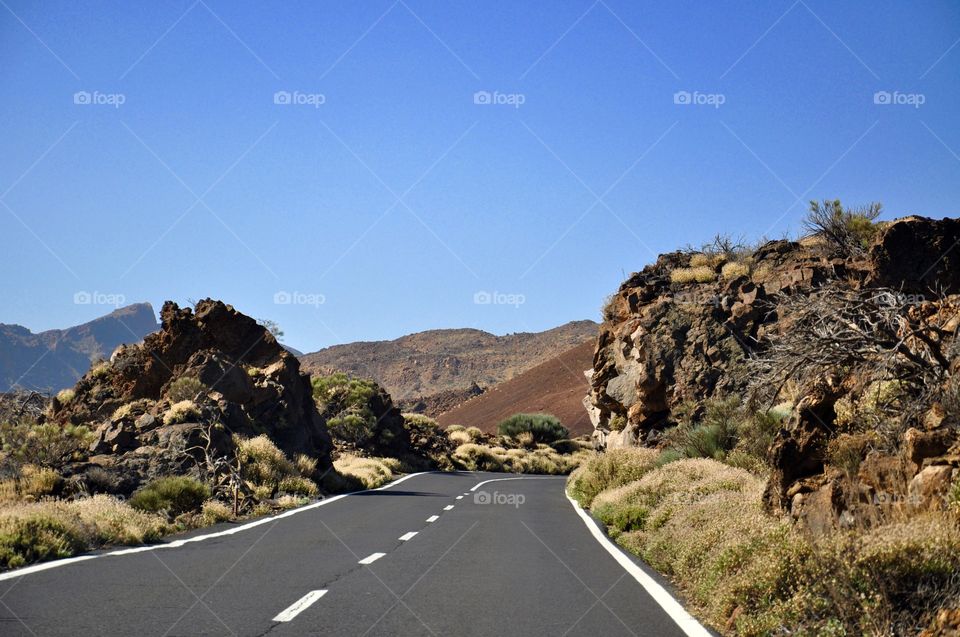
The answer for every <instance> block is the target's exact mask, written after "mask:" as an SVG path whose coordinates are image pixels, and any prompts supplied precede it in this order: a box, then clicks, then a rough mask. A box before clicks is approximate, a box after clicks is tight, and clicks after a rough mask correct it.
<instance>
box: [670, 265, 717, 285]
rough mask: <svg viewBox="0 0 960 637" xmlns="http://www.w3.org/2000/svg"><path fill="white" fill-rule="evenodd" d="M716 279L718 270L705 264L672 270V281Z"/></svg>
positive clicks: (698, 281)
mask: <svg viewBox="0 0 960 637" xmlns="http://www.w3.org/2000/svg"><path fill="white" fill-rule="evenodd" d="M716 280H717V273H716V271H715V270H714V269H713V268H712V267H710V266H705V265H703V266H699V267H695V268H676V269H674V270H673V271H672V272H670V281H671V282H673V283H681V284H682V283H710V282H711V281H716Z"/></svg>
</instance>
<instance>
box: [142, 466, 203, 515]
mask: <svg viewBox="0 0 960 637" xmlns="http://www.w3.org/2000/svg"><path fill="white" fill-rule="evenodd" d="M209 497H210V488H209V487H207V485H205V484H203V483H201V482H200V481H199V480H196V479H194V478H189V477H187V476H167V477H165V478H157V479H156V480H153V481H151V482H150V483H148V484H147V485H146V486H144V487H141V488H140V489H139V490H138V491H137V492H136V493H134V494H133V496H131V497H130V506H132V507H133V508H135V509H138V510H140V511H150V512H153V513H158V512H161V511H164V512H166V513H167V515H169V516H170V517H171V518H172V517H176V516H178V515H180V514H181V513H187V512H189V511H197V510H199V509H200V508H201V507H202V506H203V501H204V500H206V499H207V498H209Z"/></svg>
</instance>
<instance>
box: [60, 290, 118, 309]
mask: <svg viewBox="0 0 960 637" xmlns="http://www.w3.org/2000/svg"><path fill="white" fill-rule="evenodd" d="M73 303H74V305H109V306H112V307H114V308H118V307H121V306H123V305H126V303H127V297H126V296H124V295H123V294H115V293H114V294H110V293H107V292H97V291H93V292H87V291H86V290H80V291H78V292H74V293H73Z"/></svg>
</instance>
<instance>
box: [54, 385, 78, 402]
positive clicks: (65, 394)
mask: <svg viewBox="0 0 960 637" xmlns="http://www.w3.org/2000/svg"><path fill="white" fill-rule="evenodd" d="M76 395H77V393H76V392H75V391H73V390H72V389H61V390H60V391H58V392H57V400H58V401H59V402H60V404H61V405H66V404H68V403H69V402H70V401H71V400H73V399H74V397H75V396H76Z"/></svg>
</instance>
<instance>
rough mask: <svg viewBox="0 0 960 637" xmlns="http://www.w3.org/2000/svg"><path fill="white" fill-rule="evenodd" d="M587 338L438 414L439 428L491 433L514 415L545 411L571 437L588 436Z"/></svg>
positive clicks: (592, 342)
mask: <svg viewBox="0 0 960 637" xmlns="http://www.w3.org/2000/svg"><path fill="white" fill-rule="evenodd" d="M595 345H596V342H595V340H594V339H590V340H589V341H586V342H584V343H582V344H580V345H578V346H576V347H574V348H573V349H570V350H567V351H566V352H564V353H562V354H560V355H559V356H556V357H554V358H551V359H550V360H548V361H546V362H544V363H541V364H539V365H537V366H536V367H534V368H532V369H529V370H527V371H525V372H523V373H522V374H520V375H518V376H515V377H513V378H511V379H510V380H508V381H505V382H503V383H500V384H499V385H497V386H495V387H493V388H492V389H490V390H488V391H486V392H485V393H483V394H481V395H480V396H477V397H476V398H472V399H470V400H468V401H467V402H465V403H462V404H460V405H458V406H456V407H454V408H453V409H451V410H450V411H447V412H445V413H443V414H441V415H440V417H439V418H438V420H439V421H440V424H441V425H443V426H447V425H453V424H458V425H463V426H465V427H471V426H472V427H479V428H480V429H482V430H483V431H486V432H490V433H493V432H495V431H496V428H497V423H499V422H500V421H501V420H503V419H504V418H506V417H508V416H511V415H513V414H515V413H518V412H547V413H551V414H553V415H554V416H557V417H558V418H559V419H560V420H561V422H563V424H564V426H566V427H567V428H568V429H569V430H570V433H571V435H574V436H578V435H581V434H589V433H590V432H592V431H593V425H591V424H590V419H589V418H588V417H587V412H586V410H585V409H584V407H583V397H584V396H586V395H587V393H588V392H589V391H590V384H589V383H588V382H587V378H586V376H584V374H583V371H584V370H585V369H591V368H592V367H593V350H594V347H595Z"/></svg>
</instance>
